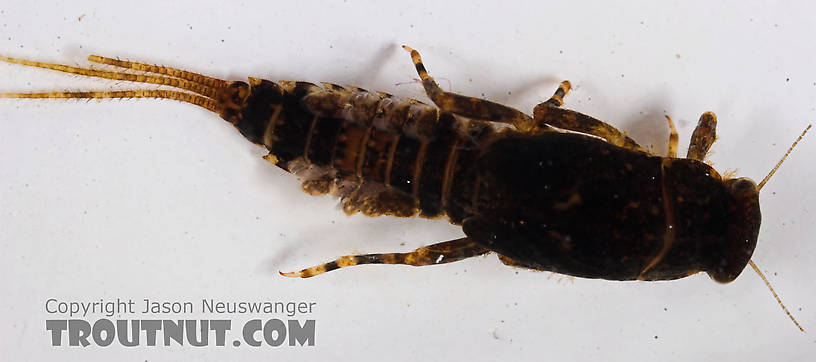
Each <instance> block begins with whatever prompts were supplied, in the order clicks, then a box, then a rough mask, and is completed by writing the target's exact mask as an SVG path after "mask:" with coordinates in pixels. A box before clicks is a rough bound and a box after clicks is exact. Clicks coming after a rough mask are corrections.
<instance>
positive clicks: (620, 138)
mask: <svg viewBox="0 0 816 362" xmlns="http://www.w3.org/2000/svg"><path fill="white" fill-rule="evenodd" d="M559 89H560V88H559ZM551 103H552V102H550V101H549V100H548V101H546V102H542V103H539V104H538V105H537V106H536V107H535V109H533V120H534V122H535V127H534V128H533V129H532V130H531V133H538V132H542V131H546V130H547V126H553V127H558V128H562V129H566V130H570V131H575V132H581V133H586V134H591V135H593V136H598V137H600V138H603V139H605V140H606V141H607V142H609V143H611V144H613V145H615V146H618V147H624V148H628V149H630V150H635V151H641V152H647V153H648V151H647V150H646V149H645V148H643V147H642V146H640V145H639V144H637V142H635V140H633V139H632V138H630V137H629V136H627V135H626V134H624V133H623V132H621V131H619V130H618V129H617V128H615V127H612V126H611V125H609V124H607V123H605V122H602V121H600V120H597V119H595V118H592V117H590V116H587V115H585V114H583V113H579V112H575V111H572V110H568V109H562V108H559V107H555V106H553V105H551Z"/></svg>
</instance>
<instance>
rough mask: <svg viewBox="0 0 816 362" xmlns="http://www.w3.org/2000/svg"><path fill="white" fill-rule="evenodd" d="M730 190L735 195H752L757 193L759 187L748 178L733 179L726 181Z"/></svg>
mask: <svg viewBox="0 0 816 362" xmlns="http://www.w3.org/2000/svg"><path fill="white" fill-rule="evenodd" d="M726 184H727V185H728V188H729V189H731V193H733V194H740V195H742V194H750V193H756V192H757V186H756V183H754V181H752V180H751V179H748V178H744V177H743V178H738V179H731V180H728V181H726Z"/></svg>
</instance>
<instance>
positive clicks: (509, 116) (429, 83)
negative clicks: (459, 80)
mask: <svg viewBox="0 0 816 362" xmlns="http://www.w3.org/2000/svg"><path fill="white" fill-rule="evenodd" d="M402 48H403V49H405V50H406V51H408V52H409V53H411V60H412V61H413V62H414V66H415V67H416V70H417V73H418V74H419V78H420V79H421V80H422V86H423V87H424V88H425V93H426V94H427V95H428V98H430V99H431V100H432V101H433V102H434V104H436V106H437V107H439V109H441V110H442V111H446V112H451V113H454V114H458V115H460V116H464V117H467V118H471V119H479V120H485V121H492V122H501V123H509V124H512V125H513V126H515V127H516V128H517V129H519V130H522V131H526V130H529V129H530V128H531V127H532V126H533V122H532V119H531V118H530V116H528V115H526V114H524V113H523V112H521V111H519V110H517V109H515V108H511V107H508V106H505V105H502V104H498V103H496V102H491V101H488V100H484V99H480V98H476V97H468V96H463V95H461V94H456V93H452V92H445V91H443V90H442V88H440V87H439V84H437V83H436V81H435V80H434V79H433V77H431V76H430V75H428V71H427V70H426V69H425V65H424V64H422V57H420V56H419V52H418V51H416V50H414V49H412V48H411V47H408V46H406V45H403V46H402Z"/></svg>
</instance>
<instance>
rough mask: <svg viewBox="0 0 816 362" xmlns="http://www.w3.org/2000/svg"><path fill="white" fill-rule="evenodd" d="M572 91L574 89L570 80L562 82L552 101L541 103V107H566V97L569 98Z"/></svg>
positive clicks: (551, 98)
mask: <svg viewBox="0 0 816 362" xmlns="http://www.w3.org/2000/svg"><path fill="white" fill-rule="evenodd" d="M570 89H572V84H570V82H569V81H568V80H565V81H563V82H561V84H560V85H559V86H558V89H556V90H555V93H553V96H552V97H550V99H548V100H546V101H544V102H541V105H545V106H548V107H561V106H563V105H564V97H566V96H567V93H569V91H570Z"/></svg>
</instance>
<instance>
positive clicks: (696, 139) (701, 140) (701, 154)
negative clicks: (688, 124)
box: [686, 112, 717, 161]
mask: <svg viewBox="0 0 816 362" xmlns="http://www.w3.org/2000/svg"><path fill="white" fill-rule="evenodd" d="M716 140H717V115H715V114H714V113H713V112H705V113H703V115H702V116H700V121H698V122H697V127H696V128H694V133H692V134H691V144H689V149H688V154H687V155H686V158H691V159H694V160H700V161H702V160H703V159H704V158H705V156H706V154H707V153H708V150H709V149H710V148H711V145H712V144H714V141H716Z"/></svg>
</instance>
